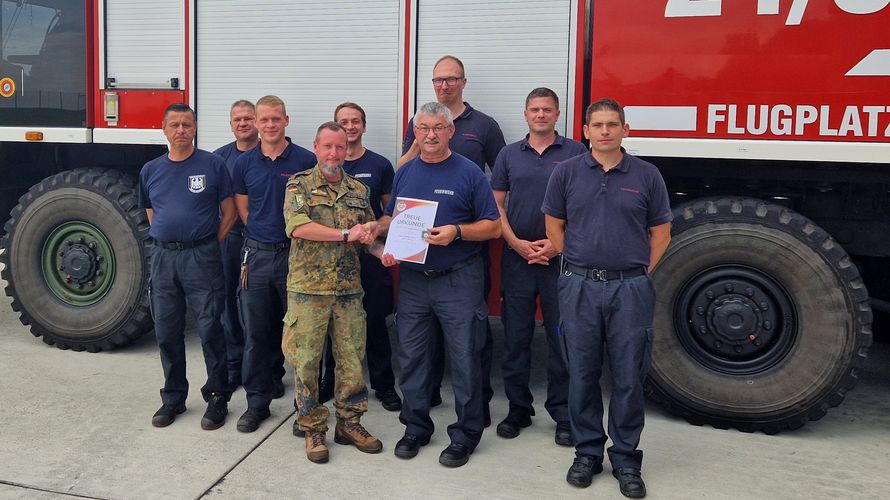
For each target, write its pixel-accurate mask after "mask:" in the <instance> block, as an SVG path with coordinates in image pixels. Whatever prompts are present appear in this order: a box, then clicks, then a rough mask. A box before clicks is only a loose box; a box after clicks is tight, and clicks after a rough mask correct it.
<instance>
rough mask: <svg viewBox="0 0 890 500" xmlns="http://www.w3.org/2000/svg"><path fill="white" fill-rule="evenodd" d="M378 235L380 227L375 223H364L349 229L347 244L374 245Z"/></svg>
mask: <svg viewBox="0 0 890 500" xmlns="http://www.w3.org/2000/svg"><path fill="white" fill-rule="evenodd" d="M379 234H380V227H379V226H378V225H377V221H371V222H366V223H365V224H356V225H354V226H352V227H351V228H349V235H348V236H347V240H346V241H348V242H350V243H352V242H356V241H357V242H359V243H361V244H362V245H370V244H371V243H374V240H376V239H377V236H378V235H379Z"/></svg>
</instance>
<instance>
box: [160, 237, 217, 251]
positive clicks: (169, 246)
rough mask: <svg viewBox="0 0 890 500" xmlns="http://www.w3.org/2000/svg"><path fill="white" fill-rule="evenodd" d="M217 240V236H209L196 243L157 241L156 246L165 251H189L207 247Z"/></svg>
mask: <svg viewBox="0 0 890 500" xmlns="http://www.w3.org/2000/svg"><path fill="white" fill-rule="evenodd" d="M215 239H216V235H213V236H208V237H206V238H201V239H200V240H195V241H157V240H155V245H156V246H159V247H161V248H163V249H164V250H188V249H189V248H195V247H199V246H201V245H205V244H207V243H210V242H211V241H213V240H215Z"/></svg>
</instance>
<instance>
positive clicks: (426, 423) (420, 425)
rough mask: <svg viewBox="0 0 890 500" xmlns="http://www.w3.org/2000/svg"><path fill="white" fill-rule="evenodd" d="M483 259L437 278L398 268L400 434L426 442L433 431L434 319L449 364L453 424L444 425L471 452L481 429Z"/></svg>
mask: <svg viewBox="0 0 890 500" xmlns="http://www.w3.org/2000/svg"><path fill="white" fill-rule="evenodd" d="M483 286H484V285H483V276H482V259H481V258H478V257H474V258H473V259H472V260H471V261H470V263H469V265H466V266H464V267H460V268H458V269H456V270H454V271H453V272H450V273H448V274H445V275H441V276H426V275H425V274H423V273H420V272H417V271H412V270H409V269H406V268H404V267H403V268H402V269H401V270H400V272H399V296H398V307H397V313H396V314H397V319H396V326H397V329H398V333H399V344H398V345H399V349H398V356H399V365H400V366H401V374H400V376H399V387H400V388H401V389H402V397H403V399H404V401H403V403H402V413H401V414H400V415H399V420H400V421H401V422H402V423H403V424H404V425H405V432H406V433H408V434H414V435H416V436H418V438H419V439H420V440H421V441H425V440H427V439H429V437H430V436H432V434H433V431H434V426H433V421H432V419H430V396H431V391H432V389H433V387H432V384H433V383H434V381H433V374H432V365H433V360H434V358H435V355H436V338H435V330H434V327H433V320H434V319H438V321H439V324H440V325H441V327H442V333H443V337H444V341H445V348H446V349H447V352H448V357H449V360H450V364H451V384H452V387H453V389H454V408H455V411H456V413H457V422H455V423H453V424H451V425H449V426H448V436H449V437H450V438H451V441H452V442H454V443H460V444H462V445H464V446H467V447H468V448H469V449H470V450H473V449H475V448H476V445H477V444H478V443H479V440H480V439H481V438H482V430H483V429H484V420H483V405H484V402H483V396H482V384H481V380H480V379H481V373H482V361H481V352H482V349H483V347H484V345H485V325H486V323H488V306H487V305H486V303H485V301H483V300H481V297H482V288H483Z"/></svg>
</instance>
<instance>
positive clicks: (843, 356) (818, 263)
mask: <svg viewBox="0 0 890 500" xmlns="http://www.w3.org/2000/svg"><path fill="white" fill-rule="evenodd" d="M652 278H653V283H654V285H655V289H656V293H657V296H658V303H657V306H656V313H655V337H656V339H655V342H654V345H653V353H652V359H653V361H652V367H651V369H650V372H649V381H648V384H647V393H648V394H649V395H650V396H651V397H652V398H653V399H654V400H656V401H657V402H659V403H661V404H663V405H664V406H665V407H666V408H667V409H668V410H669V411H671V412H673V413H675V414H678V415H681V416H683V417H685V418H686V419H687V420H689V421H690V422H692V423H694V424H705V423H707V424H711V425H713V426H714V427H718V428H727V427H735V428H737V429H739V430H742V431H747V432H750V431H757V430H759V431H763V432H765V433H767V434H773V433H776V432H779V431H781V430H783V429H795V428H798V427H801V426H802V425H804V424H805V423H806V422H807V421H808V420H817V419H819V418H821V417H822V416H823V415H825V412H826V410H827V409H828V408H829V407H833V406H837V405H838V404H840V402H841V400H843V397H844V394H845V393H846V392H847V390H849V389H850V388H852V387H853V386H854V385H855V383H856V381H857V379H858V375H859V371H860V370H861V367H862V365H863V362H864V361H865V357H866V354H867V350H868V346H869V345H871V340H872V338H871V320H872V315H871V309H870V308H869V305H868V293H867V291H866V289H865V287H864V285H863V284H862V279H861V278H860V276H859V271H858V270H857V268H856V266H855V265H854V264H853V263H852V262H851V261H850V258H849V257H848V256H847V254H846V252H845V251H844V250H843V249H842V248H841V247H840V245H838V244H837V242H835V241H834V240H833V239H832V238H831V237H830V236H829V235H828V234H827V233H826V232H825V231H824V230H822V229H821V228H819V227H818V226H816V225H815V224H814V223H813V222H812V221H810V220H809V219H807V218H806V217H804V216H802V215H800V214H798V213H796V212H794V211H792V210H790V209H787V208H785V207H782V206H779V205H776V204H770V203H766V202H763V201H761V200H754V199H746V198H732V199H731V198H709V199H701V200H696V201H693V202H690V203H688V204H686V205H683V206H680V207H678V208H676V209H675V210H674V224H673V238H672V241H671V244H670V246H669V248H668V249H667V251H666V252H665V255H664V257H663V259H662V260H661V262H659V264H658V267H657V268H656V269H655V271H654V272H653V275H652Z"/></svg>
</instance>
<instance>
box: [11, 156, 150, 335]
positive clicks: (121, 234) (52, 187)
mask: <svg viewBox="0 0 890 500" xmlns="http://www.w3.org/2000/svg"><path fill="white" fill-rule="evenodd" d="M5 230H6V235H5V236H4V238H3V247H4V248H5V252H4V253H3V255H2V262H3V264H4V268H3V278H4V279H5V280H6V282H7V287H6V294H7V295H9V296H10V297H12V308H13V310H15V311H16V312H18V313H20V319H21V321H22V323H23V324H25V325H30V326H31V333H33V334H34V335H35V336H38V337H39V336H42V337H43V341H44V342H46V343H47V344H50V345H55V346H56V347H59V348H61V349H73V350H76V351H82V350H87V351H90V352H97V351H100V350H103V349H113V348H115V347H117V346H121V345H124V344H127V343H129V342H130V341H132V340H133V339H135V338H137V337H139V336H140V335H142V334H143V333H144V332H146V331H148V330H150V329H151V326H152V324H151V315H150V312H149V307H148V297H147V293H146V291H147V289H148V276H149V264H148V261H149V252H148V247H147V237H148V220H147V218H146V216H145V212H144V211H143V210H140V209H139V208H137V206H136V196H135V183H134V181H133V179H131V178H130V177H128V176H126V175H124V174H122V173H120V172H117V171H114V170H99V169H77V170H71V171H66V172H62V173H60V174H56V175H53V176H51V177H47V178H46V179H44V180H43V181H41V182H40V183H39V184H37V185H35V186H33V187H32V188H31V189H30V190H29V191H28V192H27V193H26V194H25V195H24V196H22V197H21V198H20V199H19V204H18V205H17V206H16V207H15V208H14V209H13V210H12V213H11V214H10V219H9V221H8V222H7V223H6V226H5Z"/></svg>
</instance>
